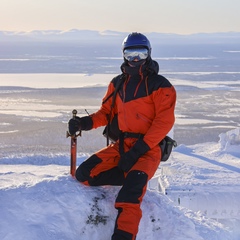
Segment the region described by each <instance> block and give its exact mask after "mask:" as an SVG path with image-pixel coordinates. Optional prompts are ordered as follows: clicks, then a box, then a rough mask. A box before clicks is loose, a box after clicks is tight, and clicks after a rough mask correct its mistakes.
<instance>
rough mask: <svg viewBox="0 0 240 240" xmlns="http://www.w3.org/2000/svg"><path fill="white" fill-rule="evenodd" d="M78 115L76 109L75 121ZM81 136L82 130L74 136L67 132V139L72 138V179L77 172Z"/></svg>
mask: <svg viewBox="0 0 240 240" xmlns="http://www.w3.org/2000/svg"><path fill="white" fill-rule="evenodd" d="M76 115H77V110H76V109H74V110H72V118H73V119H75V117H76ZM78 136H81V130H80V131H79V132H77V133H75V134H74V135H71V134H70V133H69V132H68V131H67V138H68V137H71V147H70V155H71V159H70V174H71V175H72V177H75V171H76V162H77V137H78Z"/></svg>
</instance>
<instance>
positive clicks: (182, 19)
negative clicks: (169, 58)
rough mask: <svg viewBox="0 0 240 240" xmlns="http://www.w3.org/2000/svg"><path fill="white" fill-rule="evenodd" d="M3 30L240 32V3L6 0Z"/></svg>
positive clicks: (0, 0)
mask: <svg viewBox="0 0 240 240" xmlns="http://www.w3.org/2000/svg"><path fill="white" fill-rule="evenodd" d="M0 6H1V8H0V31H32V30H65V31H66V30H70V29H80V30H86V29H87V30H97V31H100V32H101V31H105V30H112V31H121V32H132V31H139V32H162V33H177V34H192V33H199V32H207V33H211V32H229V31H240V24H239V23H240V14H239V9H240V1H239V0H201V1H199V0H181V1H180V0H148V1H143V0H141V1H139V0H132V1H129V0H121V1H114V0H101V1H99V0H50V1H49V0H41V1H36V0H35V1H34V0H17V1H16V0H0Z"/></svg>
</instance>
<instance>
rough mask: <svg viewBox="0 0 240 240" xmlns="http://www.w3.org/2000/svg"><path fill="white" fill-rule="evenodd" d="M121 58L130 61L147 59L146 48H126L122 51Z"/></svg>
mask: <svg viewBox="0 0 240 240" xmlns="http://www.w3.org/2000/svg"><path fill="white" fill-rule="evenodd" d="M123 57H124V58H125V59H126V60H127V61H129V62H131V61H134V60H135V61H136V60H137V61H140V60H144V59H146V58H147V57H148V50H147V49H146V48H127V49H125V50H124V51H123Z"/></svg>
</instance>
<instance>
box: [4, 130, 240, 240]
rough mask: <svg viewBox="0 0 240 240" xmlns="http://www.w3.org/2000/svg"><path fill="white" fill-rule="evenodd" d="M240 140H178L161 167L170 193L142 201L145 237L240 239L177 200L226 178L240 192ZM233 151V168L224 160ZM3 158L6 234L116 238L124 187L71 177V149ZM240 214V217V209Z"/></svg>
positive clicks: (8, 239)
mask: <svg viewBox="0 0 240 240" xmlns="http://www.w3.org/2000/svg"><path fill="white" fill-rule="evenodd" d="M237 131H239V129H238V130H236V131H235V133H237ZM238 138H239V135H238ZM219 144H220V145H219ZM232 144H233V143H232ZM234 144H235V145H231V146H230V147H227V148H225V149H223V150H220V149H219V148H217V147H216V145H217V146H218V147H219V146H220V148H222V145H221V143H212V144H209V143H206V144H201V145H200V146H199V145H193V146H190V147H187V146H182V145H181V146H179V147H177V148H176V149H175V151H174V153H173V157H172V158H173V159H171V160H170V161H169V163H163V164H162V165H163V167H162V169H163V170H162V169H161V170H160V171H163V172H162V173H163V174H162V175H161V178H162V181H163V182H164V183H165V184H166V182H167V184H166V186H165V192H166V191H168V192H169V195H164V194H163V193H161V192H159V191H157V190H148V192H147V194H146V197H145V199H144V201H143V204H142V209H143V218H142V221H141V224H140V229H139V235H138V239H140V240H141V239H148V240H155V239H167V240H171V239H172V240H173V239H174V240H181V239H184V240H186V239H194V240H198V239H199V240H202V239H211V240H214V239H216V240H227V239H239V238H237V237H239V236H240V235H237V234H239V233H237V232H236V231H235V232H232V231H231V229H228V228H227V226H226V225H225V226H224V225H222V224H221V223H220V222H218V221H217V220H216V219H215V220H214V219H210V218H208V217H207V216H206V214H205V215H204V213H203V212H200V211H199V212H194V211H192V210H190V209H191V208H190V209H188V208H186V207H184V206H181V205H182V204H179V205H178V204H176V203H175V202H174V190H176V189H177V188H178V189H179V188H181V189H182V190H184V189H185V190H187V189H188V191H194V192H195V193H196V192H197V193H198V194H200V195H201V194H206V191H205V190H204V189H205V185H206V188H207V189H208V191H209V192H213V191H214V192H215V194H218V192H216V191H215V189H216V186H218V187H219V185H222V186H223V187H221V188H220V189H219V190H220V192H225V193H226V194H230V196H232V195H231V194H232V193H233V192H235V193H237V194H238V195H237V197H238V199H239V181H237V180H238V177H239V167H240V166H239V158H240V150H239V145H238V146H237V144H239V143H238V142H237V141H236V142H235V143H234ZM214 146H215V147H214ZM217 149H218V150H217ZM203 150H204V151H203ZM192 152H194V155H195V156H194V157H193V156H192V155H193V153H192ZM213 154H215V156H220V158H219V159H220V160H219V161H218V160H212V161H215V162H214V163H213V164H212V163H209V164H212V166H211V168H210V167H209V165H205V164H201V161H203V159H204V158H206V155H209V156H210V155H211V156H213ZM85 158H86V155H83V156H79V157H78V161H79V162H78V163H80V162H81V161H83V160H84V159H85ZM226 158H227V159H228V163H227V164H228V166H229V168H228V169H226V166H225V165H224V164H225V163H224V162H223V161H224V159H226ZM176 159H177V160H176ZM215 159H217V158H215ZM191 161H192V162H193V161H194V163H191ZM0 164H1V168H0V169H1V173H0V189H1V190H0V201H1V210H0V227H1V228H0V229H1V230H0V239H3V240H12V239H19V240H21V239H36V240H40V239H41V240H42V239H44V240H48V239H49V240H50V239H51V240H52V239H82V240H88V239H89V240H90V239H96V240H97V239H99V240H105V239H110V236H111V233H112V231H113V227H114V220H115V217H116V210H115V209H114V207H113V205H114V199H115V197H116V194H117V192H118V190H119V187H111V186H105V187H91V188H90V187H85V186H83V185H81V184H79V183H78V182H77V181H75V180H74V179H73V178H72V177H70V176H69V166H68V165H69V156H67V155H61V154H59V155H57V154H56V155H36V156H25V157H14V156H13V157H5V158H2V159H1V161H0ZM164 164H165V165H164ZM167 165H168V166H167ZM221 168H222V169H221ZM224 168H225V169H224ZM170 172H171V173H170ZM173 172H175V174H173ZM200 176H201V177H200ZM226 176H228V177H226ZM203 180H206V182H205V181H203ZM174 188H175V189H174ZM222 188H223V189H222ZM209 189H211V191H210V190H209ZM178 194H179V192H178ZM178 196H180V198H182V197H183V198H184V197H186V195H185V196H184V195H182V196H181V194H180V195H178ZM204 205H205V204H203V206H204ZM190 207H191V206H190ZM205 207H207V206H205ZM223 209H224V207H223ZM194 210H196V209H194ZM238 211H239V210H238ZM234 217H235V218H236V219H239V212H238V213H234Z"/></svg>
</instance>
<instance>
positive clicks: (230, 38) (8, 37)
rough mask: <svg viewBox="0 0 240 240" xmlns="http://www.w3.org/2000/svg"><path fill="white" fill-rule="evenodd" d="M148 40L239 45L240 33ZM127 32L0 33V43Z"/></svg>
mask: <svg viewBox="0 0 240 240" xmlns="http://www.w3.org/2000/svg"><path fill="white" fill-rule="evenodd" d="M145 34H146V35H147V36H148V37H149V39H150V40H151V41H152V42H154V41H159V40H160V41H161V42H162V43H169V44H170V43H176V41H178V42H179V43H186V42H202V43H205V42H206V43H209V42H210V43H211V42H212V43H239V40H240V32H221V33H196V34H190V35H179V34H171V33H158V32H151V33H145ZM127 35H128V32H117V31H110V30H106V31H103V32H98V31H92V30H79V29H71V30H69V31H61V30H34V31H31V32H13V31H0V42H16V41H17V42H19V41H20V42H29V41H30V42H34V41H43V42H56V41H57V42H59V41H60V42H62V41H63V42H66V41H74V42H75V41H77V42H86V41H87V42H91V41H95V42H96V41H99V42H101V41H106V40H116V39H118V40H121V41H122V40H123V38H124V37H125V36H127Z"/></svg>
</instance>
